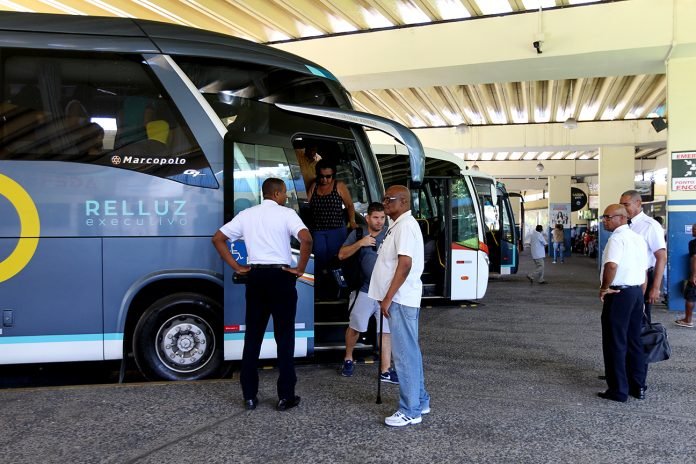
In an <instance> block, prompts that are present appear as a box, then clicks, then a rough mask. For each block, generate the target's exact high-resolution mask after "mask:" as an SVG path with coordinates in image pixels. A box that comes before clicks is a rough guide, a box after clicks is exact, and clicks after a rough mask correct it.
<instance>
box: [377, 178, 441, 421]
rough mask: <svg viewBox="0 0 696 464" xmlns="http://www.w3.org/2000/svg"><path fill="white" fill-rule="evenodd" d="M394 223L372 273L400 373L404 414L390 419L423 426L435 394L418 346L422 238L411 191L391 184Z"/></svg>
mask: <svg viewBox="0 0 696 464" xmlns="http://www.w3.org/2000/svg"><path fill="white" fill-rule="evenodd" d="M382 204H383V205H384V212H385V213H386V214H387V216H389V218H390V219H391V220H392V224H391V226H390V227H389V230H388V231H387V235H386V237H385V238H384V242H383V243H382V246H381V247H380V249H379V252H378V256H377V262H376V263H375V267H374V270H373V271H372V279H371V280H370V289H369V291H368V296H369V297H370V298H372V299H374V300H377V301H378V302H379V306H380V310H381V311H382V314H383V315H384V317H386V318H389V327H390V329H391V336H392V356H393V358H394V366H395V367H396V370H397V371H398V372H399V409H398V410H397V411H396V412H395V413H394V414H393V415H392V416H389V417H387V418H385V420H384V423H385V424H387V425H389V426H392V427H402V426H405V425H409V424H419V423H420V422H421V421H422V417H421V416H422V415H423V414H428V413H429V412H430V395H429V394H428V392H427V391H426V390H425V382H424V380H423V358H422V355H421V350H420V346H419V345H418V317H419V316H420V303H421V296H422V295H423V284H422V283H421V280H420V278H421V274H423V267H424V259H425V256H424V249H423V234H422V232H421V230H420V227H419V226H418V222H416V220H415V219H414V218H413V216H411V200H410V193H409V190H408V189H407V188H406V187H404V186H403V185H392V186H391V187H389V188H388V189H387V192H386V193H385V196H384V198H383V199H382Z"/></svg>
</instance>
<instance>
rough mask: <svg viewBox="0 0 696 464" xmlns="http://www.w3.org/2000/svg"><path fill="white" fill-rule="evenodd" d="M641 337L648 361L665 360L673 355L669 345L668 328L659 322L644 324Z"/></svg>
mask: <svg viewBox="0 0 696 464" xmlns="http://www.w3.org/2000/svg"><path fill="white" fill-rule="evenodd" d="M640 339H641V341H642V342H643V352H644V353H645V361H646V362H648V363H656V362H659V361H665V360H667V359H669V358H670V356H672V347H671V346H669V339H668V338H667V329H665V326H663V325H662V324H660V323H659V322H653V323H652V324H644V325H643V329H642V330H641V333H640Z"/></svg>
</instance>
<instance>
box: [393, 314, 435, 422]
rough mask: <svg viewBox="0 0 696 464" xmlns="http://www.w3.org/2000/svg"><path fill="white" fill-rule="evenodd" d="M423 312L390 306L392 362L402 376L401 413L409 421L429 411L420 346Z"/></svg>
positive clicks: (400, 386) (400, 377) (428, 397)
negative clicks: (419, 317)
mask: <svg viewBox="0 0 696 464" xmlns="http://www.w3.org/2000/svg"><path fill="white" fill-rule="evenodd" d="M419 314H420V308H413V307H411V306H404V305H401V304H399V303H394V302H392V304H391V306H389V328H390V329H391V335H392V359H393V360H394V367H395V368H396V372H398V374H399V411H401V413H403V414H405V415H407V416H409V417H420V415H421V411H422V410H423V409H426V408H429V407H430V395H429V394H428V392H427V391H425V382H424V380H423V357H422V355H421V350H420V346H419V345H418V316H419Z"/></svg>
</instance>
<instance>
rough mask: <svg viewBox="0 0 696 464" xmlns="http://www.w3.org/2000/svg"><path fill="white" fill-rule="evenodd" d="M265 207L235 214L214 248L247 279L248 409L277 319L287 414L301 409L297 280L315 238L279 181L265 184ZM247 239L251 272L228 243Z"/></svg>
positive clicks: (281, 404) (281, 397) (243, 378)
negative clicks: (293, 245)
mask: <svg viewBox="0 0 696 464" xmlns="http://www.w3.org/2000/svg"><path fill="white" fill-rule="evenodd" d="M261 190H262V192H263V202H262V203H261V204H260V205H257V206H254V207H252V208H248V209H245V210H244V211H242V212H240V213H239V214H237V215H236V216H235V217H234V219H232V221H230V222H228V223H227V224H225V225H224V226H222V227H221V228H220V230H218V231H217V232H216V233H215V236H214V237H213V245H214V246H215V249H216V250H217V251H218V253H219V254H220V256H221V257H222V259H223V260H224V261H225V262H226V263H227V264H229V265H230V267H232V269H234V271H235V272H237V273H239V274H248V281H247V284H246V333H245V334H244V351H243V353H242V371H241V375H240V382H241V384H242V393H243V395H244V405H245V407H246V408H247V409H249V410H251V409H255V408H256V405H257V403H258V398H257V396H256V395H257V392H258V389H259V374H258V361H259V354H260V352H261V343H262V342H263V336H264V333H265V331H266V326H267V325H268V319H269V317H270V316H273V335H274V337H275V341H276V345H277V348H278V351H277V357H278V371H279V374H278V404H277V406H276V409H278V410H279V411H285V410H286V409H290V408H293V407H295V406H297V405H298V404H300V397H299V396H296V395H295V384H296V383H297V377H296V375H295V365H294V359H293V356H294V353H295V314H296V312H297V290H296V289H295V282H296V279H297V277H299V276H301V275H302V274H303V273H304V269H305V266H306V265H307V261H308V260H309V255H310V253H311V250H312V236H311V234H310V233H309V230H308V229H307V226H305V225H304V223H303V222H302V220H301V219H300V217H299V216H298V215H297V213H296V212H295V211H294V210H292V209H290V208H286V207H285V206H284V205H285V202H286V200H287V191H286V187H285V183H284V182H283V181H282V180H280V179H275V178H269V179H266V180H265V181H264V183H263V186H262V187H261ZM291 237H295V238H296V239H297V240H299V241H300V258H299V261H298V263H297V267H290V266H291V263H292V251H291V249H290V238H291ZM228 239H229V240H232V241H234V240H238V239H243V240H244V241H245V244H246V248H247V252H248V255H249V258H248V261H247V262H248V263H249V265H248V266H242V265H240V264H239V263H237V261H236V260H235V259H234V258H233V257H232V254H231V253H230V250H229V247H228V246H227V240H228Z"/></svg>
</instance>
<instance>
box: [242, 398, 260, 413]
mask: <svg viewBox="0 0 696 464" xmlns="http://www.w3.org/2000/svg"><path fill="white" fill-rule="evenodd" d="M257 404H259V399H258V398H256V397H254V398H252V399H250V400H244V407H245V408H246V410H247V411H251V410H253V409H256V405H257Z"/></svg>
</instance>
